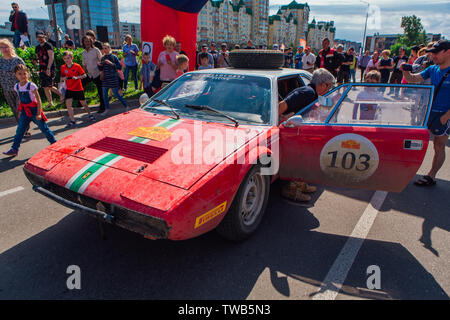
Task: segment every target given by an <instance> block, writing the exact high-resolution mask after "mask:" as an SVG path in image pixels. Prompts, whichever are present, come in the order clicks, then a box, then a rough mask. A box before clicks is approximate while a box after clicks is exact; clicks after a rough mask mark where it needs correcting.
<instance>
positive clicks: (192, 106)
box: [185, 104, 239, 127]
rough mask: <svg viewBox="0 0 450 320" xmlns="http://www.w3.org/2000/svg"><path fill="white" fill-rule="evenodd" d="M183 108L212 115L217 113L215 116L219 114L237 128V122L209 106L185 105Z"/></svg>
mask: <svg viewBox="0 0 450 320" xmlns="http://www.w3.org/2000/svg"><path fill="white" fill-rule="evenodd" d="M185 107H186V108H190V109H195V110H209V111H212V112H214V113H217V114H220V115H222V116H224V117H225V118H227V119H228V120H230V121H233V122H234V126H235V127H237V126H239V122H238V121H237V120H236V119H235V118H233V117H230V116H229V115H227V114H226V113H223V112H222V111H219V110H217V109H214V108H212V107H210V106H195V105H190V104H187V105H185Z"/></svg>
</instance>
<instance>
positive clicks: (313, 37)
mask: <svg viewBox="0 0 450 320" xmlns="http://www.w3.org/2000/svg"><path fill="white" fill-rule="evenodd" d="M335 34H336V28H335V27H334V21H319V22H317V23H316V20H315V19H313V21H312V22H311V23H310V24H309V25H308V39H307V44H308V46H309V47H311V49H312V50H314V51H316V52H317V51H319V50H320V49H322V40H323V39H325V38H328V39H329V40H330V44H333V43H334V36H335Z"/></svg>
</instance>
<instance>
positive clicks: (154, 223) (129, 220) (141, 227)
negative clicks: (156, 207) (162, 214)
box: [24, 168, 169, 239]
mask: <svg viewBox="0 0 450 320" xmlns="http://www.w3.org/2000/svg"><path fill="white" fill-rule="evenodd" d="M24 172H25V176H26V177H27V178H28V180H29V181H30V182H31V183H32V184H33V185H35V186H39V187H42V188H44V189H46V190H48V191H50V192H51V193H53V194H55V195H57V196H59V197H62V198H64V199H66V200H68V201H70V202H74V203H77V204H80V205H82V206H85V207H88V208H90V209H94V210H99V204H101V206H103V208H104V209H103V208H102V210H101V211H103V210H104V212H106V213H108V214H109V215H111V216H113V217H114V222H113V223H114V224H116V225H118V226H120V227H122V228H124V229H127V230H130V231H133V232H136V233H139V234H141V235H143V236H145V237H147V238H151V239H167V238H168V234H169V228H168V226H167V223H166V221H165V220H163V219H159V218H157V217H153V216H149V215H146V214H142V213H139V212H136V211H133V210H130V209H127V208H124V207H120V206H117V205H112V204H110V203H106V202H103V201H99V200H97V199H94V198H91V197H88V196H85V195H83V194H80V193H77V192H74V191H72V190H69V189H67V188H64V187H61V186H60V185H57V184H55V183H52V182H50V181H48V180H45V179H44V178H42V177H41V176H39V175H36V174H34V173H32V172H30V171H29V170H27V169H25V168H24Z"/></svg>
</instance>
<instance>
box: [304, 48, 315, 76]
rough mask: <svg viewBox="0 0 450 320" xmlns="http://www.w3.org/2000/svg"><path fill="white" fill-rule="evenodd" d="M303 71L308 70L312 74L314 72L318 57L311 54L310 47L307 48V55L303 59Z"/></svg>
mask: <svg viewBox="0 0 450 320" xmlns="http://www.w3.org/2000/svg"><path fill="white" fill-rule="evenodd" d="M302 62H303V65H302V69H303V70H306V71H308V72H310V73H313V72H314V64H315V62H316V56H315V55H314V54H313V53H311V48H310V47H306V48H305V54H304V55H303V57H302Z"/></svg>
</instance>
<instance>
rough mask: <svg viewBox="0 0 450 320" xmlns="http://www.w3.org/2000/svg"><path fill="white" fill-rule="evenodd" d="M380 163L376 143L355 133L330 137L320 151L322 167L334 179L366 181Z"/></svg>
mask: <svg viewBox="0 0 450 320" xmlns="http://www.w3.org/2000/svg"><path fill="white" fill-rule="evenodd" d="M378 163H379V156H378V151H377V149H376V147H375V146H374V144H373V143H372V142H371V141H370V140H369V139H367V138H366V137H363V136H361V135H358V134H354V133H346V134H341V135H338V136H336V137H334V138H332V139H330V140H329V141H328V142H327V143H326V144H325V145H324V147H323V148H322V151H321V153H320V168H321V170H322V172H323V173H324V174H325V175H326V176H327V177H328V178H331V179H333V180H340V181H345V182H360V181H364V180H366V179H368V178H369V177H370V176H372V174H373V173H374V172H375V171H376V169H377V168H378Z"/></svg>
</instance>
